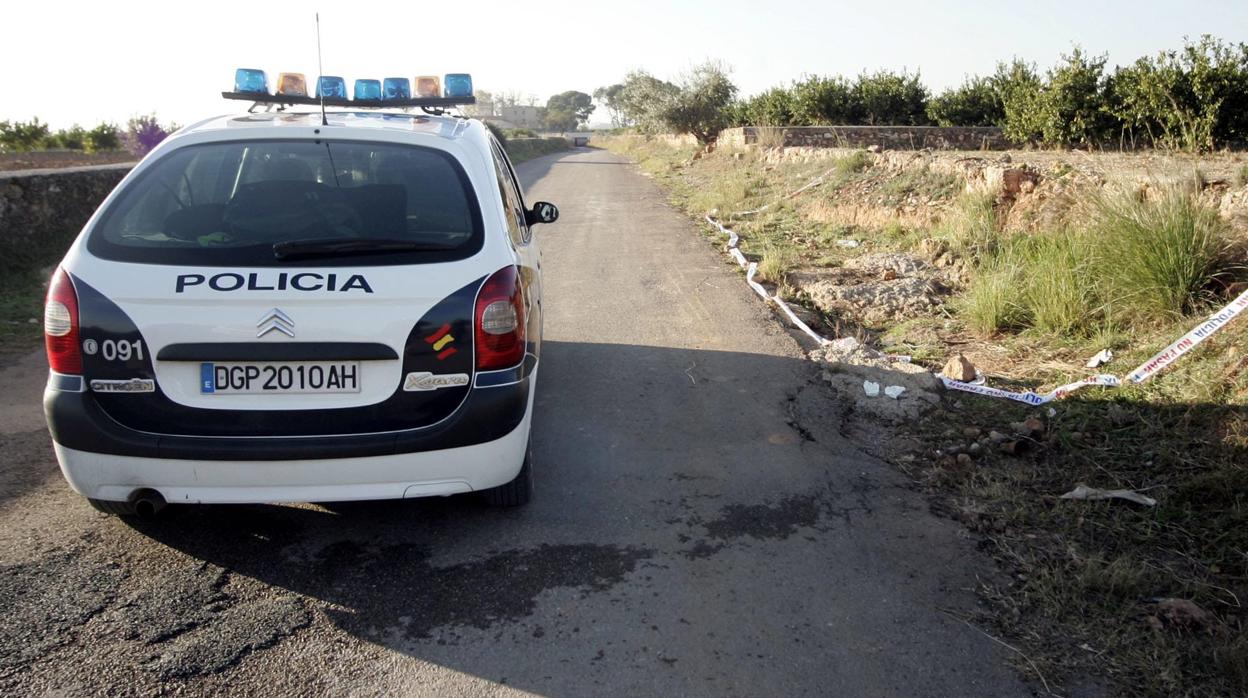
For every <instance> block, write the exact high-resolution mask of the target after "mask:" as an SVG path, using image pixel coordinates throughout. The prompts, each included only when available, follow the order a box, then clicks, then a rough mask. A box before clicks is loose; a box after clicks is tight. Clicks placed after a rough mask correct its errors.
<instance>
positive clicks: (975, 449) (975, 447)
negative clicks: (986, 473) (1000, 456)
mask: <svg viewBox="0 0 1248 698" xmlns="http://www.w3.org/2000/svg"><path fill="white" fill-rule="evenodd" d="M983 450H984V447H983V446H980V445H979V442H978V441H976V442H975V443H973V444H971V445H970V446H968V447H967V448H966V452H967V453H969V454H971V455H972V456H978V455H979V454H980V453H981V452H983Z"/></svg>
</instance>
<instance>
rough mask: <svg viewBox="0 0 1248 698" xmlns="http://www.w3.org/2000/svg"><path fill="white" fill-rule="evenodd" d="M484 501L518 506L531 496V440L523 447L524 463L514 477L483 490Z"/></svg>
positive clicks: (499, 504)
mask: <svg viewBox="0 0 1248 698" xmlns="http://www.w3.org/2000/svg"><path fill="white" fill-rule="evenodd" d="M484 494H485V501H486V502H487V503H488V504H489V505H490V506H492V507H505V508H510V507H519V506H524V505H525V504H528V503H529V499H531V498H532V497H533V441H532V440H531V439H530V440H529V443H528V445H526V446H525V448H524V465H522V466H520V472H519V474H517V475H516V479H514V480H512V481H511V482H508V483H505V484H502V485H499V486H498V487H494V488H492V489H488V490H486V491H485V492H484Z"/></svg>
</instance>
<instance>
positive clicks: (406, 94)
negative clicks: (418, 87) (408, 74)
mask: <svg viewBox="0 0 1248 698" xmlns="http://www.w3.org/2000/svg"><path fill="white" fill-rule="evenodd" d="M381 98H382V99H384V100H395V99H411V98H412V81H411V80H408V79H407V78H386V79H385V80H382V81H381Z"/></svg>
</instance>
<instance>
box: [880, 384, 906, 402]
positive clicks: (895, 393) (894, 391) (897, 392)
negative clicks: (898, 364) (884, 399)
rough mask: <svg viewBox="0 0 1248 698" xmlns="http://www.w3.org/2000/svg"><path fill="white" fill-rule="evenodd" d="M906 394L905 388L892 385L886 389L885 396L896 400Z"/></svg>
mask: <svg viewBox="0 0 1248 698" xmlns="http://www.w3.org/2000/svg"><path fill="white" fill-rule="evenodd" d="M904 392H906V389H905V387H904V386H900V385H890V386H888V387H887V388H885V389H884V394H885V395H887V396H889V397H891V398H892V399H894V400H896V399H897V398H899V397H901V394H902V393H904Z"/></svg>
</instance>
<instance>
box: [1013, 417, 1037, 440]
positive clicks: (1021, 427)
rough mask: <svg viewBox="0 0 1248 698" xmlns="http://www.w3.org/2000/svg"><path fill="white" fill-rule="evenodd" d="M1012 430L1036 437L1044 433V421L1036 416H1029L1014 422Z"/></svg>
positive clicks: (1020, 434)
mask: <svg viewBox="0 0 1248 698" xmlns="http://www.w3.org/2000/svg"><path fill="white" fill-rule="evenodd" d="M1010 430H1011V431H1013V432H1014V433H1015V434H1018V435H1019V436H1031V437H1036V436H1039V435H1041V434H1043V433H1044V422H1042V421H1040V420H1039V419H1037V418H1035V417H1028V418H1027V419H1024V420H1023V421H1021V422H1012V423H1011V424H1010Z"/></svg>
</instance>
